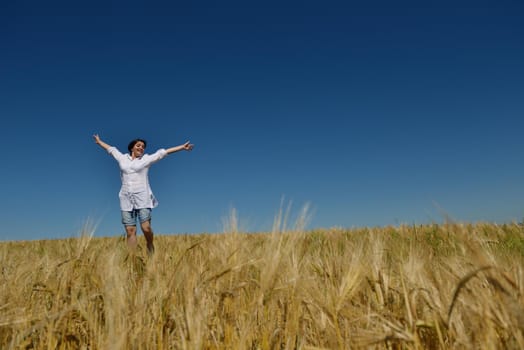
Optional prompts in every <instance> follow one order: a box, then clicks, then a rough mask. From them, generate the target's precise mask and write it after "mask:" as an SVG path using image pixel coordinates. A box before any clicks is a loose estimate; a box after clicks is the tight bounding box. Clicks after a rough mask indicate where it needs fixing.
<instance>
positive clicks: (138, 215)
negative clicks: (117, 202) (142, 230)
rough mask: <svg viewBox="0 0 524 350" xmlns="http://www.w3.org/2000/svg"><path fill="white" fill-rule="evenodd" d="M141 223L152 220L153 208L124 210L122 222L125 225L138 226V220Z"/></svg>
mask: <svg viewBox="0 0 524 350" xmlns="http://www.w3.org/2000/svg"><path fill="white" fill-rule="evenodd" d="M137 220H138V221H139V222H140V223H142V222H145V221H148V220H151V209H150V208H143V209H133V210H132V211H123V210H122V223H123V224H124V225H125V226H136V221H137Z"/></svg>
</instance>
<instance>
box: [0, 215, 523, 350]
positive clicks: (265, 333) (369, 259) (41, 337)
mask: <svg viewBox="0 0 524 350" xmlns="http://www.w3.org/2000/svg"><path fill="white" fill-rule="evenodd" d="M230 226H231V227H229V228H228V230H227V232H225V233H222V234H200V235H157V236H156V238H155V243H156V252H155V254H154V255H153V256H152V257H149V256H148V255H147V253H146V250H145V247H144V243H145V242H144V240H143V237H140V240H139V242H140V247H139V250H138V251H137V252H135V253H132V252H129V251H128V249H127V247H126V244H125V242H124V241H123V239H122V237H113V238H94V237H93V236H92V232H91V230H88V229H87V228H86V232H84V234H82V235H81V236H79V237H78V238H71V239H62V240H48V241H28V242H2V243H0V268H1V275H0V278H1V283H0V348H1V349H359V348H362V349H523V348H524V271H523V267H524V264H523V263H524V229H523V227H521V226H520V225H518V224H508V225H495V224H480V223H479V224H458V223H447V224H439V225H437V224H434V225H423V226H409V225H406V226H403V225H400V226H395V227H393V226H392V227H380V228H358V229H357V228H355V229H326V230H315V231H308V230H304V229H302V228H300V227H299V228H296V229H283V228H282V225H280V224H277V225H276V226H275V229H274V230H273V232H268V233H257V234H253V233H251V234H246V233H242V232H238V230H237V229H236V227H235V226H236V225H235V224H234V222H233V224H232V225H230Z"/></svg>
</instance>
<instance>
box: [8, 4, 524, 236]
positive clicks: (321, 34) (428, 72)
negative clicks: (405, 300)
mask: <svg viewBox="0 0 524 350" xmlns="http://www.w3.org/2000/svg"><path fill="white" fill-rule="evenodd" d="M523 19H524V3H523V2H522V1H517V0H515V1H510V0H490V1H483V0H476V1H460V0H456V1H448V0H444V1H403V0H400V1H340V2H338V1H337V2H333V1H296V2H289V1H276V2H273V1H245V0H244V1H235V2H232V1H196V2H195V1H184V2H181V1H166V2H162V3H159V2H151V1H147V2H146V1H144V2H135V1H131V2H127V1H126V2H118V3H116V2H105V1H104V2H100V3H98V2H92V1H83V2H77V1H67V2H62V3H58V2H53V1H51V2H47V1H16V2H13V1H9V2H4V3H2V5H0V52H1V54H0V116H1V120H2V126H1V129H0V130H1V131H2V138H1V140H2V146H3V147H2V149H3V156H2V167H1V171H0V193H1V200H0V215H1V219H2V220H1V222H2V225H1V226H0V238H1V239H4V240H12V239H44V238H62V237H70V236H75V235H77V234H78V232H79V231H80V230H81V229H82V227H83V225H84V224H85V222H86V221H88V220H91V221H93V222H95V223H98V228H97V231H96V235H98V236H114V235H119V234H122V233H123V232H124V230H123V228H122V227H121V224H120V212H119V206H118V196H117V194H118V190H119V186H120V178H119V170H118V167H117V164H116V162H115V161H114V160H113V159H112V158H111V157H110V156H109V155H107V154H106V153H105V152H104V151H103V150H102V149H101V148H99V147H98V146H97V145H95V144H94V142H93V139H92V135H93V134H94V133H99V134H100V136H101V137H102V139H103V140H105V141H107V142H108V143H110V144H112V145H114V146H116V147H118V148H119V149H120V150H122V151H124V150H125V149H126V146H127V143H128V142H129V141H130V140H131V139H133V138H136V137H141V138H144V139H146V140H147V141H148V151H149V152H152V151H154V150H156V149H158V148H160V147H169V146H174V145H178V144H180V143H183V142H185V141H186V140H191V142H192V143H194V144H195V149H194V150H193V152H191V153H177V154H174V155H170V156H169V157H168V158H166V159H164V160H162V161H160V162H159V163H157V164H155V165H153V167H152V168H151V170H150V180H151V184H152V188H153V191H154V193H155V194H156V197H157V198H158V200H159V202H160V205H159V206H158V207H157V208H156V209H155V210H154V212H153V228H154V229H155V231H156V232H157V233H161V234H176V233H202V232H221V231H222V230H223V218H224V217H227V216H228V213H229V212H230V210H231V208H236V210H237V211H238V216H239V219H240V223H241V228H242V229H244V230H247V231H264V230H269V229H270V228H271V225H272V222H273V219H274V217H275V214H276V213H277V212H278V210H279V208H280V204H281V200H282V198H285V199H284V202H285V205H284V206H287V203H289V202H291V203H292V213H293V214H296V213H298V211H299V210H300V208H301V207H302V206H303V205H305V204H306V203H310V205H311V221H310V223H309V226H308V228H311V229H312V228H320V227H322V228H329V227H334V226H336V227H346V228H351V227H362V226H384V225H390V224H391V225H397V224H402V223H407V224H414V223H416V224H424V223H431V222H441V221H442V220H443V219H444V218H445V215H449V216H450V217H451V218H453V219H455V220H457V221H465V222H477V221H489V222H498V223H502V222H511V221H520V220H522V218H523V217H524V162H523V161H524V159H523V157H522V154H523V152H522V150H523V149H524V137H523V132H524V118H523V117H524V20H523ZM292 216H293V215H292Z"/></svg>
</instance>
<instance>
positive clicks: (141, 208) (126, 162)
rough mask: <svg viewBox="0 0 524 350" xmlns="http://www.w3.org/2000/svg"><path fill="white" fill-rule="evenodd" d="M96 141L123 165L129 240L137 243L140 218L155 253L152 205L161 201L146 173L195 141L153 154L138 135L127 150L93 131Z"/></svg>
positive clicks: (122, 200) (122, 204) (122, 191)
mask: <svg viewBox="0 0 524 350" xmlns="http://www.w3.org/2000/svg"><path fill="white" fill-rule="evenodd" d="M93 137H94V139H95V142H96V143H97V144H98V145H100V147H102V148H103V149H105V150H106V151H107V152H108V153H109V154H110V155H112V156H113V157H114V158H115V159H116V161H117V162H118V165H119V166H120V178H121V179H122V187H121V189H120V193H119V195H118V196H119V198H120V209H121V211H122V223H123V224H124V226H125V229H126V235H127V244H128V246H129V247H130V248H132V249H134V248H135V247H136V245H137V239H136V222H137V221H139V222H140V227H141V228H142V233H143V234H144V237H145V238H146V241H147V250H148V252H149V253H153V252H154V250H155V246H154V245H153V230H152V228H151V209H153V208H154V207H156V206H157V205H158V202H157V201H156V199H155V196H154V195H153V192H152V191H151V187H150V186H149V179H148V176H147V173H148V171H149V167H150V166H151V165H152V164H153V163H155V162H156V161H159V160H160V159H162V158H164V157H165V156H166V155H168V154H171V153H175V152H178V151H182V150H184V151H191V150H192V149H193V145H192V144H191V143H189V141H188V142H186V143H184V144H182V145H179V146H175V147H171V148H168V149H164V148H161V149H159V150H158V151H156V152H155V153H153V154H144V151H145V149H146V141H144V140H142V139H135V140H133V141H131V142H130V143H129V145H128V146H127V149H128V150H129V153H128V154H122V153H120V151H119V150H118V149H117V148H115V147H113V146H110V145H108V144H107V143H105V142H104V141H102V140H101V139H100V137H99V136H98V135H93Z"/></svg>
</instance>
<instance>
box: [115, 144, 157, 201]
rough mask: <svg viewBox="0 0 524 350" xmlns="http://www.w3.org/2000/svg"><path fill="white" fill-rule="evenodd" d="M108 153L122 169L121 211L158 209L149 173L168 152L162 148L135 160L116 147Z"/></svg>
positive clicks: (119, 195)
mask: <svg viewBox="0 0 524 350" xmlns="http://www.w3.org/2000/svg"><path fill="white" fill-rule="evenodd" d="M107 152H108V153H109V154H110V155H112V156H113V157H114V158H115V159H116V160H117V162H118V165H119V167H120V178H121V180H122V187H121V188H120V192H119V194H118V197H119V198H120V209H121V210H123V211H131V210H133V209H143V208H154V207H156V206H157V205H158V201H157V200H156V198H155V196H154V195H153V191H152V190H151V187H150V186H149V178H148V176H147V173H148V171H149V167H150V166H151V165H152V164H153V163H155V162H157V161H159V160H160V159H162V158H164V157H165V156H166V155H167V151H166V150H165V149H163V148H161V149H159V150H158V151H156V152H155V153H153V154H144V155H143V156H142V157H140V158H135V159H133V158H132V157H131V155H130V154H122V153H121V152H120V151H119V150H118V149H117V148H116V147H109V148H108V149H107Z"/></svg>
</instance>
